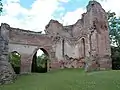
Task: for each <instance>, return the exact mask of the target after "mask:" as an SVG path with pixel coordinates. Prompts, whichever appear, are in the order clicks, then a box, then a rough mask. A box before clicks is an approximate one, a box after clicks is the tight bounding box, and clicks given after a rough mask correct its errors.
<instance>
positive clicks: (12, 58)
mask: <svg viewBox="0 0 120 90" xmlns="http://www.w3.org/2000/svg"><path fill="white" fill-rule="evenodd" d="M9 62H10V64H11V65H12V67H13V70H14V72H15V73H16V74H20V65H21V64H20V63H21V55H20V54H19V53H18V52H17V51H13V52H11V53H10V54H9Z"/></svg>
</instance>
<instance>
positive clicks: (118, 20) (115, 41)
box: [107, 11, 120, 69]
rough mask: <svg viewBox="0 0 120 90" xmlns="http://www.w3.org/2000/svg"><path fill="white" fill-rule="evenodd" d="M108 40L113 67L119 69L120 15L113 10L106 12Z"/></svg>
mask: <svg viewBox="0 0 120 90" xmlns="http://www.w3.org/2000/svg"><path fill="white" fill-rule="evenodd" d="M107 14H108V22H109V30H110V33H109V34H110V41H111V51H112V52H111V57H112V64H113V65H112V66H113V69H120V17H117V16H116V14H115V12H110V11H109V12H107Z"/></svg>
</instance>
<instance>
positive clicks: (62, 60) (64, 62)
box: [0, 1, 111, 83]
mask: <svg viewBox="0 0 120 90" xmlns="http://www.w3.org/2000/svg"><path fill="white" fill-rule="evenodd" d="M0 30H1V31H0V72H1V75H0V81H1V82H6V83H7V81H11V80H13V77H14V72H13V71H12V69H11V66H10V64H9V63H8V58H7V56H8V53H10V52H13V51H17V52H18V53H19V54H21V57H22V58H21V73H30V72H31V64H32V59H33V56H34V54H35V53H36V51H37V50H38V49H41V50H43V52H44V53H46V54H47V55H48V56H49V58H50V61H49V63H48V70H53V69H61V68H84V67H85V70H86V71H87V72H88V71H94V70H108V69H111V58H110V56H111V50H110V40H109V32H108V22H107V16H106V12H105V10H104V9H103V8H102V6H101V5H100V4H99V3H98V2H97V1H90V2H89V4H88V5H87V12H86V13H83V14H82V18H81V19H79V20H78V21H77V22H76V23H75V24H73V25H69V26H63V25H62V24H61V23H59V22H58V21H56V20H50V22H49V24H48V25H47V26H46V29H45V33H46V34H41V32H33V31H29V30H22V29H19V28H12V27H10V26H9V25H7V24H1V29H0ZM2 57H4V58H2ZM85 58H87V61H86V59H85ZM3 70H5V72H4V71H3ZM6 71H7V73H6Z"/></svg>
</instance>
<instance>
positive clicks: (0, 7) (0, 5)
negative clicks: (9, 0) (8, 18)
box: [0, 0, 3, 15]
mask: <svg viewBox="0 0 120 90" xmlns="http://www.w3.org/2000/svg"><path fill="white" fill-rule="evenodd" d="M2 10H3V4H2V0H0V15H1V13H2Z"/></svg>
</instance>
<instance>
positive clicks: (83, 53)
mask: <svg viewBox="0 0 120 90" xmlns="http://www.w3.org/2000/svg"><path fill="white" fill-rule="evenodd" d="M82 56H83V57H85V39H84V38H82Z"/></svg>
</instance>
